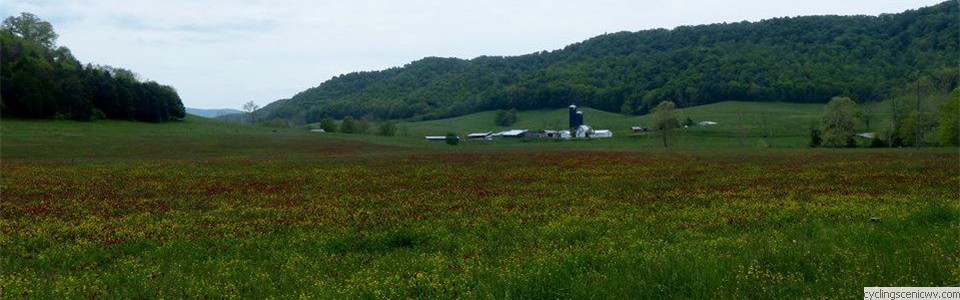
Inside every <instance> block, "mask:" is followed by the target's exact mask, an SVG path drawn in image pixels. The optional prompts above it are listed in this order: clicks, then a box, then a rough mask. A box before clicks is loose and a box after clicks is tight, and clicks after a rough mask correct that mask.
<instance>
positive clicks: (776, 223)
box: [0, 121, 960, 298]
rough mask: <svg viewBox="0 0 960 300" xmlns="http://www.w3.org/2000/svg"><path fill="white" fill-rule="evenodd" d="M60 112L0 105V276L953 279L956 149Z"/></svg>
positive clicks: (345, 283) (125, 283)
mask: <svg viewBox="0 0 960 300" xmlns="http://www.w3.org/2000/svg"><path fill="white" fill-rule="evenodd" d="M63 124H65V123H59V122H40V123H33V122H27V121H14V122H8V121H4V124H3V131H2V133H3V143H2V146H3V148H2V151H0V154H2V158H3V160H2V164H0V171H2V178H0V183H2V190H0V197H2V199H3V201H2V202H0V222H2V224H0V232H2V235H0V266H2V269H0V291H2V295H3V297H4V298H18V297H44V298H63V297H70V298H81V297H86V298H90V297H105V298H158V297H160V298H187V297H189V298H202V297H211V298H221V297H243V298H268V297H280V298H297V297H301V296H306V297H311V298H313V297H319V298H354V297H356V298H367V297H376V298H407V297H427V298H451V297H465V298H474V297H477V298H479V297H483V298H488V297H494V298H518V297H519V298H593V297H596V298H663V297H670V298H677V297H681V298H758V297H761V298H768V297H795V296H800V297H804V298H849V297H858V296H859V295H860V293H861V292H862V288H863V287H864V286H949V285H954V286H955V285H957V284H958V283H960V242H958V238H960V218H958V215H960V202H958V199H960V191H958V189H957V187H958V186H960V169H958V162H960V154H958V153H957V151H956V149H955V148H954V149H925V150H919V151H918V150H913V149H879V150H871V149H860V150H849V149H842V150H808V149H800V150H782V149H781V150H776V149H774V150H740V149H725V150H683V151H673V152H665V151H662V150H656V151H603V150H601V149H580V150H563V149H557V148H554V149H550V148H547V149H539V148H522V147H519V146H518V147H505V148H497V149H492V150H490V151H486V150H485V149H478V148H468V149H461V150H455V151H454V150H449V151H448V150H438V149H447V148H440V147H435V146H417V145H419V144H415V145H408V144H403V143H392V142H374V141H371V140H365V138H356V137H337V138H334V137H335V136H330V138H324V139H317V138H316V137H315V136H312V135H307V134H294V133H283V132H273V131H270V130H262V131H258V132H245V131H242V130H240V129H235V128H233V127H222V128H220V127H216V126H214V125H210V124H207V125H204V126H196V127H190V126H193V125H192V124H168V125H157V126H168V127H163V128H159V127H157V128H154V127H149V126H153V125H141V124H136V125H129V126H130V128H132V129H129V128H124V127H125V126H128V125H122V124H121V125H116V124H109V123H108V124H107V125H102V126H105V127H109V128H101V129H100V130H95V131H90V132H88V133H83V130H78V129H76V127H71V126H73V125H63ZM62 126H67V127H66V128H64V127H62ZM82 126H101V125H82ZM217 126H219V125H217ZM50 128H61V130H60V131H59V132H60V133H51V132H52V130H51V129H50ZM150 128H153V130H155V131H150V130H151V129H150ZM171 128H177V129H176V130H174V129H171ZM191 128H192V129H191ZM258 130H259V129H258ZM78 132H80V133H78ZM110 132H114V133H115V134H111V133H110ZM133 132H146V135H147V136H145V137H142V136H139V135H137V134H133ZM177 132H179V133H177ZM77 135H81V136H80V137H77ZM111 140H112V141H114V143H108V142H109V141H111ZM99 143H104V144H103V145H102V146H100V147H97V145H99ZM117 145H119V146H117ZM124 145H126V146H124ZM133 145H139V146H133ZM151 146H153V147H156V148H153V150H151V148H150V147H151ZM178 149H184V150H183V151H178ZM872 219H873V220H872Z"/></svg>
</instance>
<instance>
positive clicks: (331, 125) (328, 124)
mask: <svg viewBox="0 0 960 300" xmlns="http://www.w3.org/2000/svg"><path fill="white" fill-rule="evenodd" d="M320 129H323V131H326V132H337V122H336V121H334V120H333V118H329V117H328V118H323V119H322V120H320Z"/></svg>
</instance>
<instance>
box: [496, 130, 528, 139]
mask: <svg viewBox="0 0 960 300" xmlns="http://www.w3.org/2000/svg"><path fill="white" fill-rule="evenodd" d="M527 131H528V130H526V129H513V130H507V131H502V132H500V133H497V136H499V137H502V138H522V137H524V136H525V135H526V134H527Z"/></svg>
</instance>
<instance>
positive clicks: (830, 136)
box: [822, 97, 860, 147]
mask: <svg viewBox="0 0 960 300" xmlns="http://www.w3.org/2000/svg"><path fill="white" fill-rule="evenodd" d="M859 115H860V113H859V109H858V108H857V103H856V102H853V100H850V98H847V97H833V99H831V100H830V103H827V112H826V114H825V115H824V116H823V123H822V128H823V146H824V147H849V146H853V145H855V142H854V140H853V137H854V135H856V127H857V124H858V123H859V122H860V119H859V118H860V117H859Z"/></svg>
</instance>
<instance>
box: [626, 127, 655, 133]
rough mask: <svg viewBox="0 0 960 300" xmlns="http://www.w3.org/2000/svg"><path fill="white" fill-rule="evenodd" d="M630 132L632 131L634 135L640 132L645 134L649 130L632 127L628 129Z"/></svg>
mask: <svg viewBox="0 0 960 300" xmlns="http://www.w3.org/2000/svg"><path fill="white" fill-rule="evenodd" d="M630 130H633V132H635V133H640V132H647V131H649V130H650V129H647V128H646V127H643V126H633V127H630Z"/></svg>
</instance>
